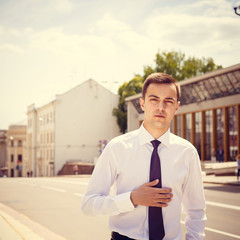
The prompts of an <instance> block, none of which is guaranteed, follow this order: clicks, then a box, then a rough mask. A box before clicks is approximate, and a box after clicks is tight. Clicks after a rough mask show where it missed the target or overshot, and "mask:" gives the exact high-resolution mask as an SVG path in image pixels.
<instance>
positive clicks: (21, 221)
mask: <svg viewBox="0 0 240 240" xmlns="http://www.w3.org/2000/svg"><path fill="white" fill-rule="evenodd" d="M0 240H66V239H65V238H63V237H61V236H59V235H57V234H55V233H54V232H52V231H50V230H49V229H47V228H45V227H43V226H41V225H40V224H38V223H36V222H34V221H32V220H31V219H30V218H28V217H26V216H24V215H22V214H20V213H18V212H17V211H15V210H13V209H12V208H9V207H8V206H6V205H4V204H2V203H0Z"/></svg>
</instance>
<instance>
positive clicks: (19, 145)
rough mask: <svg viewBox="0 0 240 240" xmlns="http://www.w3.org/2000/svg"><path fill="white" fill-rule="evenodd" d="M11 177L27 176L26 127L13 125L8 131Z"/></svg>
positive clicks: (8, 157)
mask: <svg viewBox="0 0 240 240" xmlns="http://www.w3.org/2000/svg"><path fill="white" fill-rule="evenodd" d="M7 165H8V176H9V177H25V176H26V170H27V168H26V125H11V126H9V128H8V131H7Z"/></svg>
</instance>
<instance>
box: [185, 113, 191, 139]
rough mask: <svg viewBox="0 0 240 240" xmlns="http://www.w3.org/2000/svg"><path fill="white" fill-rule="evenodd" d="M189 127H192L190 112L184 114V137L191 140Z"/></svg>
mask: <svg viewBox="0 0 240 240" xmlns="http://www.w3.org/2000/svg"><path fill="white" fill-rule="evenodd" d="M191 127H192V118H191V114H190V113H189V114H186V139H187V140H188V141H191Z"/></svg>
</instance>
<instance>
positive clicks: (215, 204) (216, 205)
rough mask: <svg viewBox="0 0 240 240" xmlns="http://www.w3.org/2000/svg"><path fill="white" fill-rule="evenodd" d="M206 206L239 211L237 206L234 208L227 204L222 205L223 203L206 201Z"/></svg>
mask: <svg viewBox="0 0 240 240" xmlns="http://www.w3.org/2000/svg"><path fill="white" fill-rule="evenodd" d="M206 204H207V205H211V206H215V207H222V208H229V209H233V210H240V207H239V206H234V205H229V204H224V203H218V202H210V201H206Z"/></svg>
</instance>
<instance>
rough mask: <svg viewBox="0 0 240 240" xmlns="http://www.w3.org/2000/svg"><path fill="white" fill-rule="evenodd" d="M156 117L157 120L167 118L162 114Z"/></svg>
mask: <svg viewBox="0 0 240 240" xmlns="http://www.w3.org/2000/svg"><path fill="white" fill-rule="evenodd" d="M155 117H156V118H165V116H164V115H162V114H156V115H155Z"/></svg>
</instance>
